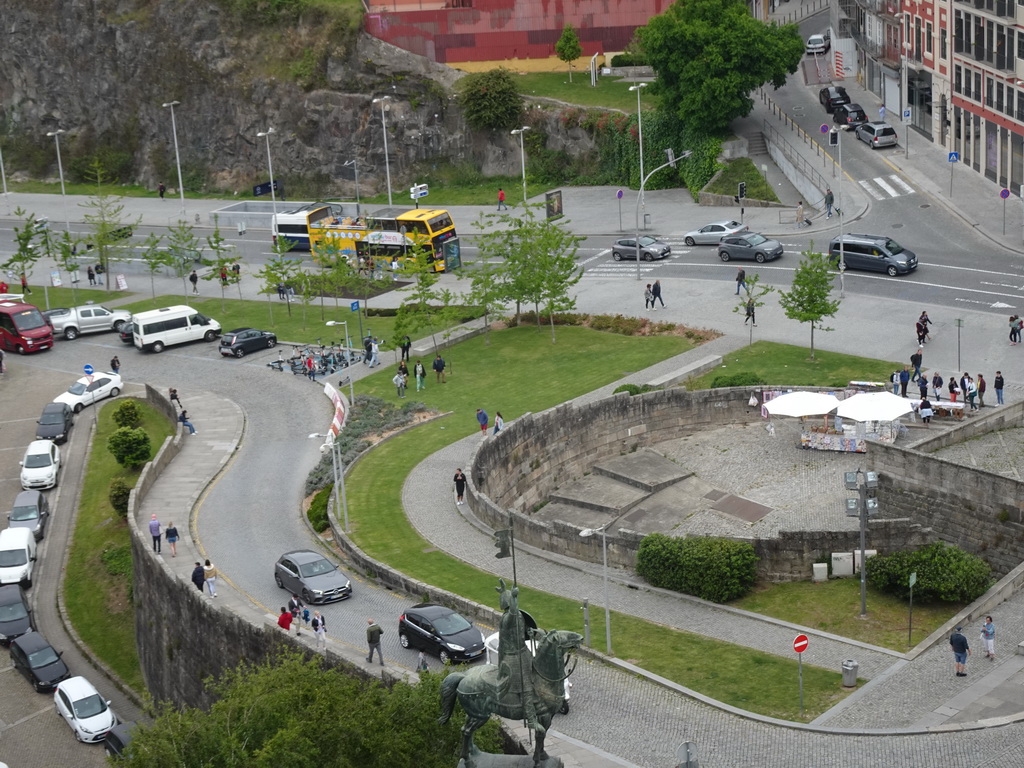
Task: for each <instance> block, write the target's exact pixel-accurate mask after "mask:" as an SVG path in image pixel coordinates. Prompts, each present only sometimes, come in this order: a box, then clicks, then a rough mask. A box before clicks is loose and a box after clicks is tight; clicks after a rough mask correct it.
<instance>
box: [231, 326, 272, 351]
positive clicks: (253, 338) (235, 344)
mask: <svg viewBox="0 0 1024 768" xmlns="http://www.w3.org/2000/svg"><path fill="white" fill-rule="evenodd" d="M275 346H277V336H275V335H274V334H272V333H271V332H270V331H259V330H256V329H255V328H235V330H233V331H227V332H226V333H222V334H221V337H220V353H221V354H222V355H224V356H225V357H245V356H246V355H247V354H248V353H250V352H257V351H259V350H261V349H271V348H272V347H275Z"/></svg>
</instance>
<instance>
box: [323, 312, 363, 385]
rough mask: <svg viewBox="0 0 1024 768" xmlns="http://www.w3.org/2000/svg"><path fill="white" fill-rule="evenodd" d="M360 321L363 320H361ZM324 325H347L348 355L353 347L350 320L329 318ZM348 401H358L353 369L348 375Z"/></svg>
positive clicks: (350, 362) (346, 345) (346, 344)
mask: <svg viewBox="0 0 1024 768" xmlns="http://www.w3.org/2000/svg"><path fill="white" fill-rule="evenodd" d="M360 322H362V321H360ZM324 325H330V326H335V325H344V326H345V355H346V357H347V356H348V353H349V350H350V349H351V348H352V342H351V341H350V340H349V337H348V321H346V320H328V321H327V322H326V323H324ZM348 362H349V365H350V366H351V364H352V361H351V360H349V361H348ZM348 401H349V403H350V404H354V403H355V401H356V390H355V385H354V384H353V382H352V372H351V371H349V375H348Z"/></svg>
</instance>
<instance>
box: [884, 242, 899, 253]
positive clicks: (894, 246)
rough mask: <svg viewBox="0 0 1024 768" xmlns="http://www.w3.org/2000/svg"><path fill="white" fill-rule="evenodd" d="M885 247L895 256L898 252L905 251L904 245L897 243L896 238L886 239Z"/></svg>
mask: <svg viewBox="0 0 1024 768" xmlns="http://www.w3.org/2000/svg"><path fill="white" fill-rule="evenodd" d="M885 247H886V249H887V250H888V251H889V253H891V254H892V255H893V256H895V255H896V254H897V253H903V246H902V245H900V244H899V243H897V242H896V241H895V240H886V241H885Z"/></svg>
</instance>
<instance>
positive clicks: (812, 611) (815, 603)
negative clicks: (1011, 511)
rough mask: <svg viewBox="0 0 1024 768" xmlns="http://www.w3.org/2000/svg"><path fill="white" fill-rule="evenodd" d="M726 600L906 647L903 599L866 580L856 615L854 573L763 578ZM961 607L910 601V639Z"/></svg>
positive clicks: (857, 588) (767, 613) (854, 636)
mask: <svg viewBox="0 0 1024 768" xmlns="http://www.w3.org/2000/svg"><path fill="white" fill-rule="evenodd" d="M731 605H732V606H733V607H734V608H742V609H743V610H745V611H753V612H754V613H762V614H764V615H765V616H772V617H774V618H776V619H782V620H783V621H791V622H793V623H795V624H800V625H801V626H804V627H811V628H813V629H820V630H821V631H823V632H831V633H832V634H835V635H841V636H842V637H849V638H852V639H854V640H860V641H862V642H865V643H871V644H872V645H879V646H881V647H883V648H891V649H892V650H894V651H905V650H907V648H908V645H907V621H908V619H909V613H908V604H907V601H906V600H900V599H898V598H895V597H893V596H891V595H885V594H882V593H880V592H876V591H875V590H873V589H872V588H871V587H870V586H869V587H868V592H867V607H868V616H867V618H866V619H862V618H860V579H859V578H853V579H832V580H831V581H827V582H824V583H821V584H816V583H814V582H810V581H798V582H791V583H788V584H766V585H763V586H762V587H760V588H758V589H757V590H756V591H754V592H753V593H751V594H749V595H747V596H746V597H744V598H742V599H740V600H736V601H735V602H733V603H731ZM963 607H964V606H963V605H962V604H960V603H929V604H926V605H922V604H921V603H915V604H914V631H913V634H912V636H911V645H916V644H917V643H919V642H921V641H922V640H924V639H925V638H926V637H928V635H930V634H931V633H932V632H934V631H935V630H936V629H938V628H939V627H941V626H942V625H943V624H944V623H945V622H946V621H948V620H949V619H950V618H952V617H953V616H954V615H955V614H956V613H957V611H959V610H961V609H962V608H963Z"/></svg>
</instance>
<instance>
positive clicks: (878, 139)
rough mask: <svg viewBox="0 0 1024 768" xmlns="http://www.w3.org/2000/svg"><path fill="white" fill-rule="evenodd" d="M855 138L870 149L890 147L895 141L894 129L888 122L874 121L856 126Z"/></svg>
mask: <svg viewBox="0 0 1024 768" xmlns="http://www.w3.org/2000/svg"><path fill="white" fill-rule="evenodd" d="M857 138H858V139H860V140H861V141H863V142H865V143H866V144H868V145H869V146H870V147H871V148H872V149H876V148H878V147H892V146H895V145H896V143H897V136H896V129H895V128H893V127H892V126H891V125H889V124H888V123H883V122H879V121H875V122H873V123H864V124H863V125H858V126H857Z"/></svg>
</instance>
